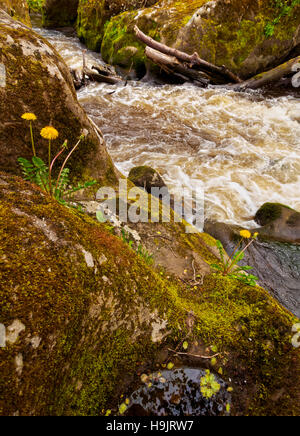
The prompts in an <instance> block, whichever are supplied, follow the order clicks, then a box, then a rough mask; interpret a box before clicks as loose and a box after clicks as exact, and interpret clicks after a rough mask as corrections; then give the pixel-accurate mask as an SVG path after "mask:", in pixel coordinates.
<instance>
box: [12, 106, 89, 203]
mask: <svg viewBox="0 0 300 436" xmlns="http://www.w3.org/2000/svg"><path fill="white" fill-rule="evenodd" d="M22 118H23V119H24V120H26V121H29V123H30V135H31V144H32V152H33V157H32V161H31V162H30V161H29V160H28V159H25V158H22V157H20V158H18V162H19V164H20V166H21V168H22V172H23V175H24V178H25V180H27V181H29V182H31V183H34V184H35V185H37V186H39V187H40V188H41V189H42V190H43V191H44V192H46V193H47V194H49V195H50V196H51V197H53V198H55V199H56V200H57V201H58V202H59V203H60V204H63V205H65V206H70V198H71V195H72V194H74V193H75V192H77V191H80V190H82V189H86V188H90V187H91V186H93V185H94V184H95V183H96V181H95V180H92V181H88V182H85V183H83V184H81V183H78V185H77V186H71V185H70V179H69V174H70V170H69V168H66V164H67V162H68V160H69V159H70V157H71V155H72V154H73V152H74V151H75V150H76V148H77V147H78V146H79V144H80V142H81V140H82V139H83V138H84V135H82V136H80V138H79V140H78V142H77V143H76V145H75V146H74V147H73V148H72V149H71V151H70V152H69V154H68V155H67V157H66V158H65V160H64V162H63V164H62V165H61V168H60V171H59V173H58V176H57V177H53V169H54V164H55V162H56V160H57V159H58V158H59V156H60V155H62V154H63V152H64V151H65V150H66V149H67V147H68V142H67V141H65V142H64V143H63V145H62V146H61V149H60V150H59V152H58V153H57V154H56V156H55V157H54V159H53V160H52V156H51V141H52V140H54V139H56V138H57V137H58V131H57V130H56V129H55V128H54V127H52V126H48V127H44V128H43V129H42V130H41V136H42V137H43V138H45V139H47V140H48V141H49V146H48V156H49V164H48V166H47V165H46V164H45V162H44V161H43V160H42V159H41V158H39V157H38V156H37V155H36V150H35V144H34V137H33V129H32V122H33V121H35V120H36V116H35V115H34V114H31V113H27V114H23V115H22Z"/></svg>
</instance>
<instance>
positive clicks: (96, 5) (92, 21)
mask: <svg viewBox="0 0 300 436" xmlns="http://www.w3.org/2000/svg"><path fill="white" fill-rule="evenodd" d="M155 2H156V0H146V1H145V0H90V1H89V2H86V0H79V8H78V21H77V34H78V36H79V38H80V39H81V40H82V41H83V42H84V43H85V44H86V45H87V47H88V48H89V49H91V50H96V51H98V50H100V47H101V42H102V38H103V34H104V25H105V23H106V22H107V21H108V20H109V19H110V18H111V17H112V16H114V15H118V14H120V13H122V12H124V11H128V10H134V9H138V8H141V7H145V6H150V5H153V4H154V3H155Z"/></svg>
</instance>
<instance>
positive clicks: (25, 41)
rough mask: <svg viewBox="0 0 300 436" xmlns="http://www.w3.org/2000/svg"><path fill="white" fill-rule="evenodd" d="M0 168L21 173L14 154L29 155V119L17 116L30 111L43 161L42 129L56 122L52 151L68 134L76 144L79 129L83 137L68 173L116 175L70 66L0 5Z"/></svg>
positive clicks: (27, 156)
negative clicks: (77, 88)
mask: <svg viewBox="0 0 300 436" xmlns="http://www.w3.org/2000/svg"><path fill="white" fill-rule="evenodd" d="M0 29H1V31H0V50H1V58H0V65H2V70H0V71H2V73H1V72H0V147H1V156H0V169H1V170H5V171H8V172H11V173H14V174H21V170H20V167H19V165H18V163H17V159H18V157H24V158H27V159H30V158H31V157H32V148H31V138H30V132H29V124H28V122H26V121H24V120H22V119H21V115H22V114H24V113H26V112H32V113H34V114H35V115H36V116H37V121H35V122H34V123H33V132H34V137H35V142H36V150H37V154H38V156H39V157H41V158H43V159H44V161H47V156H48V152H47V148H48V141H47V140H45V139H42V138H41V136H40V130H41V129H42V128H43V127H45V126H48V125H52V126H54V127H55V128H56V129H57V130H58V132H59V137H58V139H57V140H55V141H53V143H52V152H53V154H54V153H55V152H57V151H58V150H59V149H60V148H61V145H62V144H63V142H64V141H65V140H66V139H67V140H68V144H69V147H71V146H73V145H75V144H76V142H77V141H78V138H79V136H80V135H81V134H82V132H83V131H86V132H87V136H86V137H85V138H84V140H83V141H82V143H81V145H80V148H79V149H78V151H77V152H75V153H74V154H73V156H72V158H71V160H70V161H69V164H68V165H69V167H70V170H71V173H70V175H71V177H77V178H85V179H87V178H95V179H97V180H102V179H106V180H107V179H109V180H110V181H114V180H115V175H116V172H115V169H114V166H113V164H112V162H111V159H110V157H109V156H108V153H107V150H106V146H105V142H104V140H103V138H102V136H101V135H100V133H99V132H98V131H96V130H95V129H94V127H93V126H92V125H91V123H90V121H89V119H88V117H87V115H86V114H85V112H84V110H83V109H82V107H81V106H80V104H79V103H78V100H77V96H76V92H75V89H74V86H73V81H72V77H71V74H70V72H69V69H68V67H67V66H66V64H65V63H64V61H63V60H62V59H61V57H60V56H59V55H58V53H57V52H56V50H55V49H54V48H53V47H52V46H51V45H50V44H49V43H48V42H47V41H46V40H45V39H43V38H42V37H40V36H39V35H37V34H36V33H35V32H33V31H32V30H31V29H29V28H27V27H26V26H24V25H23V24H21V23H19V22H16V21H14V20H13V19H12V18H11V17H9V16H8V15H7V14H6V13H5V12H3V11H1V10H0Z"/></svg>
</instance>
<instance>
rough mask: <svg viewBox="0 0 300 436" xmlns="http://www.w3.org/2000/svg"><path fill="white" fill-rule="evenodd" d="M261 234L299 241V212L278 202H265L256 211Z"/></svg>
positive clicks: (280, 239)
mask: <svg viewBox="0 0 300 436" xmlns="http://www.w3.org/2000/svg"><path fill="white" fill-rule="evenodd" d="M254 219H255V221H256V222H257V223H258V224H259V225H260V226H262V227H261V228H260V229H259V231H260V233H261V234H263V235H266V236H268V237H270V238H274V239H277V240H279V241H283V242H292V243H294V242H297V243H300V213H299V212H297V211H296V210H293V209H291V208H290V207H288V206H285V205H283V204H278V203H266V204H264V205H263V206H262V207H261V208H260V209H259V210H258V211H257V213H256V215H255V218H254Z"/></svg>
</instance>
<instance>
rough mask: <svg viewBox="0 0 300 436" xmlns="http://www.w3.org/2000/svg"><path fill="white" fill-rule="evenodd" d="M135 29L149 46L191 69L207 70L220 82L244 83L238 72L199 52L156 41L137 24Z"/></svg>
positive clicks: (137, 34) (206, 71) (138, 36)
mask: <svg viewBox="0 0 300 436" xmlns="http://www.w3.org/2000/svg"><path fill="white" fill-rule="evenodd" d="M134 31H135V34H136V37H137V38H138V39H139V40H140V41H141V42H143V43H144V44H146V45H147V46H148V47H150V48H152V49H154V50H156V51H158V52H160V53H163V54H165V55H168V56H171V57H174V58H176V59H178V61H181V62H184V63H186V64H188V68H189V69H190V70H200V71H202V72H205V73H207V74H209V76H211V77H214V78H215V79H217V82H218V83H220V81H223V82H224V83H242V80H241V79H240V78H239V77H238V76H237V75H236V74H234V73H232V72H231V71H229V70H228V68H226V67H225V66H222V67H218V66H216V65H213V64H211V63H209V62H207V61H205V60H203V59H201V58H200V57H199V55H198V53H194V54H193V55H188V54H187V53H184V52H182V51H180V50H177V49H175V48H171V47H168V46H167V45H165V44H162V43H160V42H158V41H155V40H154V39H152V38H151V37H150V36H147V35H145V34H144V33H143V32H142V31H141V30H140V29H139V28H138V27H137V26H135V27H134Z"/></svg>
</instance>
